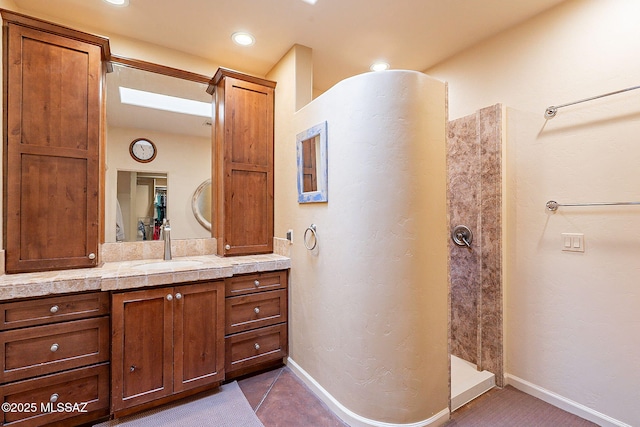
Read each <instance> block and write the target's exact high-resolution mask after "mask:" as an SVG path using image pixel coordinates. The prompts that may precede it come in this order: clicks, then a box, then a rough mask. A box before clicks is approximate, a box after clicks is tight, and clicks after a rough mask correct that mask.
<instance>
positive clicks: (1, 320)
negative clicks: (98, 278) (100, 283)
mask: <svg viewBox="0 0 640 427" xmlns="http://www.w3.org/2000/svg"><path fill="white" fill-rule="evenodd" d="M108 314H109V293H108V292H91V293H84V294H76V295H66V296H61V297H48V298H38V299H32V300H28V301H17V302H7V303H3V304H0V330H5V329H15V328H22V327H25V326H36V325H44V324H48V323H57V322H63V321H68V320H76V319H80V318H87V317H97V316H103V315H108Z"/></svg>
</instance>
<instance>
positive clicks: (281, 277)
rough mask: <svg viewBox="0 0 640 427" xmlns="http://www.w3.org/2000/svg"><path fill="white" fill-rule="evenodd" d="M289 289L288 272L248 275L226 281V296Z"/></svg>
mask: <svg viewBox="0 0 640 427" xmlns="http://www.w3.org/2000/svg"><path fill="white" fill-rule="evenodd" d="M286 287H287V272H286V271H273V272H268V273H258V274H246V275H242V276H233V277H229V278H226V279H225V289H226V291H225V294H226V296H228V297H229V296H236V295H245V294H250V293H255V292H263V291H272V290H276V289H284V288H286Z"/></svg>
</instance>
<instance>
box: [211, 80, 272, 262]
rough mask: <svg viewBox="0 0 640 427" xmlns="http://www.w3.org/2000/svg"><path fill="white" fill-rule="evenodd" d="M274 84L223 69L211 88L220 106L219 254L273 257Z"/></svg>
mask: <svg viewBox="0 0 640 427" xmlns="http://www.w3.org/2000/svg"><path fill="white" fill-rule="evenodd" d="M275 85H276V84H275V82H272V81H269V80H264V79H259V78H255V77H251V76H247V75H244V74H241V73H237V72H235V71H231V70H227V69H224V68H220V69H219V70H218V72H217V73H216V74H215V76H214V77H213V79H212V80H211V84H210V86H209V91H210V92H211V93H213V94H214V95H215V104H216V114H215V126H214V130H213V140H214V148H213V150H212V153H213V162H212V164H213V167H214V187H213V192H214V200H215V203H214V204H213V206H214V208H213V209H214V210H215V212H213V215H212V217H213V219H214V223H213V228H212V232H213V235H214V237H216V238H217V239H218V254H219V255H225V256H227V255H248V254H259V253H269V252H273V108H274V88H275ZM214 90H215V93H214Z"/></svg>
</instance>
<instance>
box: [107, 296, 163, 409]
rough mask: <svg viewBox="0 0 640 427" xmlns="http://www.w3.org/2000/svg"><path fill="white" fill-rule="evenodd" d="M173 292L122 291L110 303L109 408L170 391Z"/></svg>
mask: <svg viewBox="0 0 640 427" xmlns="http://www.w3.org/2000/svg"><path fill="white" fill-rule="evenodd" d="M171 292H172V289H171V288H169V289H166V288H160V289H150V290H143V291H133V292H124V293H118V294H114V295H113V300H112V311H111V318H112V357H111V360H112V369H113V375H112V387H113V390H112V409H113V410H114V411H117V410H120V409H124V408H127V407H131V406H136V405H138V404H141V403H145V402H149V401H152V400H155V399H158V398H160V397H163V396H167V395H169V394H171V392H172V388H173V385H172V377H173V336H172V330H173V314H172V313H173V302H172V301H169V300H167V298H166V296H167V294H171Z"/></svg>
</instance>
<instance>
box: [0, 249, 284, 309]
mask: <svg viewBox="0 0 640 427" xmlns="http://www.w3.org/2000/svg"><path fill="white" fill-rule="evenodd" d="M290 267H291V260H290V259H289V258H288V257H285V256H281V255H276V254H265V255H250V256H239V257H224V258H223V257H219V256H216V255H201V256H189V257H176V258H174V259H173V260H171V261H163V260H160V259H146V260H137V261H122V262H107V263H104V264H103V265H102V266H101V267H95V268H82V269H76V270H60V271H46V272H41V273H20V274H4V275H2V276H0V300H10V299H16V298H29V297H37V296H44V295H51V294H61V293H68V292H83V291H99V290H102V291H113V290H126V289H135V288H143V287H145V286H160V285H171V284H174V283H183V282H193V281H198V280H215V279H222V278H225V277H231V276H235V275H238V274H246V273H255V272H261V271H274V270H284V269H288V268H290Z"/></svg>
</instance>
